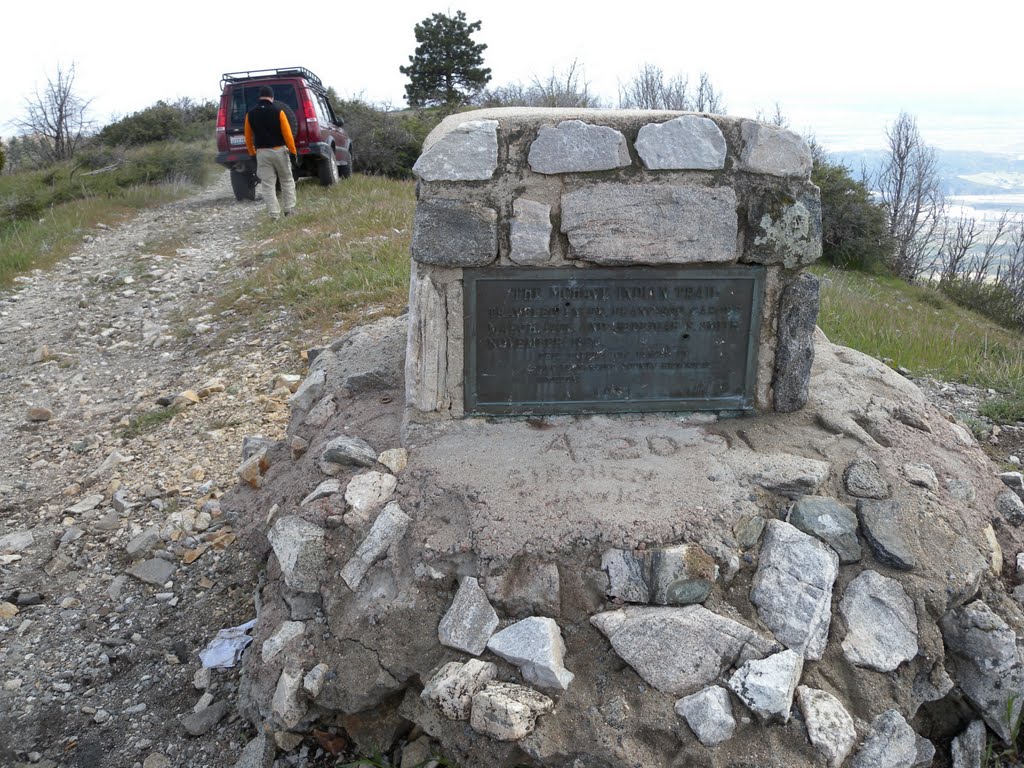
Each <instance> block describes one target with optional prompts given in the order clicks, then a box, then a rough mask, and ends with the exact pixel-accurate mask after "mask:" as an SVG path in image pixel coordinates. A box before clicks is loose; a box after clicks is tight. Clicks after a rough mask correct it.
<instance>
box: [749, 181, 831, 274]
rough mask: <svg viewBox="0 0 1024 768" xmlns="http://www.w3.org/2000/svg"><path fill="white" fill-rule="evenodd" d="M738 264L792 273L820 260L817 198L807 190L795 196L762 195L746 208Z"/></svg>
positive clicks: (765, 193)
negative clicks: (775, 268)
mask: <svg viewBox="0 0 1024 768" xmlns="http://www.w3.org/2000/svg"><path fill="white" fill-rule="evenodd" d="M746 235H747V236H746V241H745V242H746V247H745V248H744V250H743V257H742V261H743V262H745V263H751V264H765V265H770V266H781V267H785V268H787V269H796V268H799V267H806V266H807V265H808V264H813V263H814V262H815V261H817V260H818V259H820V258H821V237H822V229H821V198H820V194H819V192H818V190H817V189H816V188H814V187H811V186H808V187H807V188H806V189H804V190H801V191H798V192H797V193H796V196H794V195H792V194H790V193H789V192H782V191H777V190H775V191H768V190H765V191H762V192H761V193H760V194H758V195H757V196H755V197H754V198H753V199H752V200H751V201H750V203H749V205H748V206H747V229H746Z"/></svg>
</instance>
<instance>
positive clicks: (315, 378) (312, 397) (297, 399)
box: [288, 370, 327, 412]
mask: <svg viewBox="0 0 1024 768" xmlns="http://www.w3.org/2000/svg"><path fill="white" fill-rule="evenodd" d="M326 384H327V374H326V373H324V371H323V370H316V371H310V373H309V375H308V376H307V377H306V378H305V379H303V381H302V384H300V385H299V388H298V389H297V390H295V393H294V394H293V395H292V396H291V397H289V398H288V403H289V405H291V407H292V408H294V409H295V410H298V411H303V412H308V411H309V410H310V409H311V408H312V407H313V406H314V405H315V404H316V403H317V401H319V400H320V398H321V397H323V394H324V387H325V386H326Z"/></svg>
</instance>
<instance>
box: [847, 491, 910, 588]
mask: <svg viewBox="0 0 1024 768" xmlns="http://www.w3.org/2000/svg"><path fill="white" fill-rule="evenodd" d="M857 517H858V518H859V519H860V528H861V532H862V533H863V534H864V538H865V539H867V541H868V545H869V546H870V547H871V551H872V552H873V553H874V555H875V559H877V560H878V562H880V563H882V564H884V565H888V566H891V567H893V568H899V569H900V570H903V571H909V570H911V569H913V568H914V567H916V566H917V554H916V553H915V551H914V548H913V546H912V543H911V540H910V536H911V535H912V534H911V532H910V531H909V530H908V528H907V521H906V520H905V519H903V518H904V517H905V515H903V514H902V506H901V505H900V503H899V502H898V501H896V500H895V499H885V500H882V501H877V500H874V499H858V500H857Z"/></svg>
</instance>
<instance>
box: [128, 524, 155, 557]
mask: <svg viewBox="0 0 1024 768" xmlns="http://www.w3.org/2000/svg"><path fill="white" fill-rule="evenodd" d="M162 544H163V538H161V536H160V529H159V528H158V527H157V526H155V525H154V526H151V527H149V528H147V529H146V530H144V531H143V532H142V533H140V534H139V535H138V536H135V537H133V538H132V540H131V541H129V542H128V544H127V545H126V546H125V548H124V551H125V552H126V553H127V554H128V557H131V558H140V557H145V556H146V555H148V554H149V553H150V552H152V551H153V550H154V549H156V548H157V547H159V546H161V545H162Z"/></svg>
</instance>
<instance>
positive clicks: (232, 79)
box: [220, 67, 324, 90]
mask: <svg viewBox="0 0 1024 768" xmlns="http://www.w3.org/2000/svg"><path fill="white" fill-rule="evenodd" d="M275 77H302V78H305V79H306V80H307V81H308V82H309V83H310V84H311V85H313V86H314V87H316V88H318V89H320V90H323V89H324V84H323V83H322V82H320V78H319V77H317V76H316V75H314V74H313V73H312V72H310V71H309V70H308V69H306V68H305V67H286V68H284V69H254V70H252V71H249V72H225V73H224V74H223V75H221V76H220V87H221V90H223V89H224V85H225V84H226V83H236V82H239V81H241V80H269V79H271V78H275Z"/></svg>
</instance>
